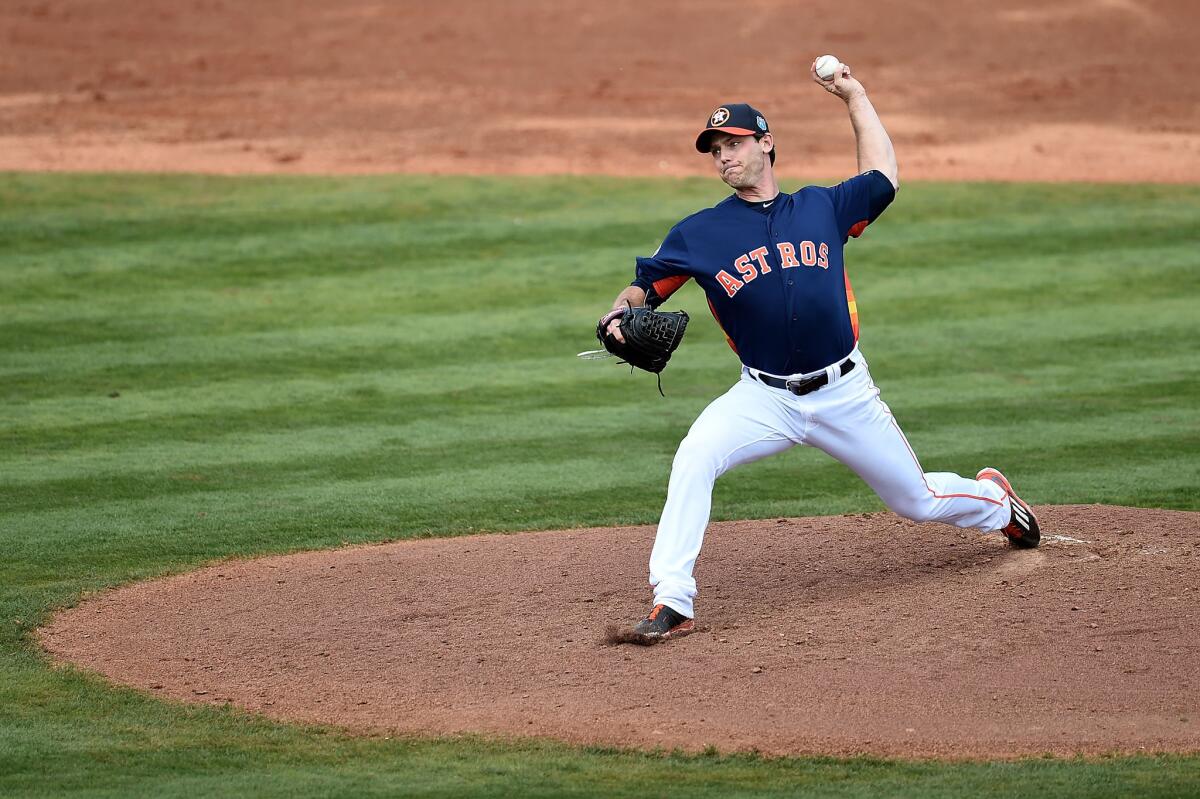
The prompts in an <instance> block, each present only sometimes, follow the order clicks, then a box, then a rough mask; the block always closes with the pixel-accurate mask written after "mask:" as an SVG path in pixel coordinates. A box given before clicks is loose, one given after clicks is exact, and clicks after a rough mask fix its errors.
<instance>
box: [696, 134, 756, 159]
mask: <svg viewBox="0 0 1200 799" xmlns="http://www.w3.org/2000/svg"><path fill="white" fill-rule="evenodd" d="M710 133H731V134H733V135H734V136H753V135H754V134H755V131H753V130H746V129H745V128H705V129H704V130H702V131H700V135H699V136H697V137H696V150H697V151H698V152H701V153H706V152H708V135H709V134H710Z"/></svg>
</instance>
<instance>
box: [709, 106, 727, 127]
mask: <svg viewBox="0 0 1200 799" xmlns="http://www.w3.org/2000/svg"><path fill="white" fill-rule="evenodd" d="M728 120H729V109H728V108H718V109H717V110H716V111H713V115H712V117H711V118H710V119H709V120H708V126H709V127H710V128H716V127H720V126H721V125H724V124H725V123H726V122H727V121H728Z"/></svg>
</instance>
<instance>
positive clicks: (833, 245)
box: [633, 170, 895, 375]
mask: <svg viewBox="0 0 1200 799" xmlns="http://www.w3.org/2000/svg"><path fill="white" fill-rule="evenodd" d="M894 197H895V188H894V187H893V186H892V183H891V181H890V180H888V178H887V177H885V176H884V175H883V174H881V173H880V172H877V171H874V170H872V171H870V172H865V173H863V174H861V175H858V176H856V177H853V178H851V179H850V180H847V181H845V182H844V183H839V184H838V185H836V186H833V187H831V188H827V187H824V186H806V187H804V188H803V189H800V191H797V192H796V193H794V194H784V193H780V194H779V195H778V196H776V197H775V199H774V200H772V201H769V202H749V201H746V200H743V199H741V198H740V197H738V196H737V195H736V194H734V195H732V196H730V197H728V198H727V199H725V200H723V201H722V202H720V203H718V204H717V205H716V206H714V207H712V208H707V209H705V210H703V211H700V212H699V213H696V214H693V215H692V216H689V217H688V218H686V219H684V220H683V221H682V222H680V223H679V224H677V225H675V227H673V228H671V231H670V232H669V233H668V234H667V237H666V239H664V240H663V243H662V246H661V247H659V249H658V252H656V253H655V254H654V255H653V256H652V257H650V258H638V259H637V279H636V280H634V282H633V285H635V286H638V287H640V288H642V289H644V290H645V291H646V293H647V303H648V304H650V305H651V306H654V307H657V306H658V305H660V304H661V303H662V302H663V301H664V300H665V299H666V298H667V297H669V296H671V294H672V293H674V292H675V291H676V290H677V289H678V288H679V287H680V286H681V285H683V284H684V283H685V282H687V280H689V279H692V280H695V281H696V282H697V283H698V284H700V287H701V288H703V289H704V293H705V295H707V297H708V304H709V307H710V308H711V309H712V313H713V316H714V317H716V319H717V323H718V324H719V325H720V326H721V328H722V329H723V330H724V331H725V336H726V338H728V339H729V344H730V346H731V347H733V349H734V352H736V353H737V354H738V357H739V358H741V360H742V363H744V364H746V365H747V366H750V367H753V368H755V369H760V370H762V371H764V372H768V373H770V374H775V375H792V374H799V373H802V372H813V371H816V370H818V369H821V368H824V367H825V366H828V365H829V364H832V363H836V362H838V361H840V360H841V359H843V358H845V357H846V355H847V354H849V353H850V351H851V350H853V349H854V346H855V343H856V342H857V340H858V311H857V308H856V306H855V303H854V294H853V291H852V290H851V288H850V279H849V277H848V276H847V275H846V269H845V265H844V263H843V261H842V247H843V245H845V243H846V242H847V241H848V240H849V238H850V237H857V236H859V235H861V233H862V231H863V229H864V228H865V227H866V226H867V225H868V224H869V223H870V222H872V221H874V220H875V218H876V217H878V216H879V214H881V213H882V212H883V210H884V209H885V208H886V207H887V206H888V204H889V203H891V201H892V199H893V198H894Z"/></svg>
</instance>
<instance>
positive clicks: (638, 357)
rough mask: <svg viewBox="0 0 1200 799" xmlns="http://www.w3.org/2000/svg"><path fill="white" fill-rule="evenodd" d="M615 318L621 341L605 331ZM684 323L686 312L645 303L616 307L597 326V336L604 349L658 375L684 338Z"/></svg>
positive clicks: (685, 328) (686, 317)
mask: <svg viewBox="0 0 1200 799" xmlns="http://www.w3.org/2000/svg"><path fill="white" fill-rule="evenodd" d="M618 318H619V319H620V320H621V335H622V336H623V337H624V338H625V341H624V343H622V342H620V341H617V340H616V339H615V338H614V337H612V336H610V335H609V334H608V323H609V322H611V321H612V320H613V319H618ZM687 324H688V315H687V312H686V311H656V310H654V309H653V308H650V307H649V306H645V305H643V306H640V307H638V308H618V309H617V310H615V311H612V312H610V313H608V314H606V315H605V316H604V318H603V319H601V320H600V323H599V324H598V325H596V338H598V339H600V343H601V344H603V345H604V349H606V350H608V351H609V352H611V353H612V354H613V355H615V356H617V357H618V358H620V359H621V360H622V361H623V362H625V363H627V364H629V365H630V366H636V367H637V368H638V369H645V370H646V371H647V372H653V373H654V374H660V373H661V372H662V370H663V369H665V368H667V361H669V360H671V353H673V352H675V350H676V348H678V347H679V343H680V342H681V341H683V334H684V331H686V330H687Z"/></svg>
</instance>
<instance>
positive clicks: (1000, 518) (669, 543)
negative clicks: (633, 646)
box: [650, 350, 1011, 617]
mask: <svg viewBox="0 0 1200 799" xmlns="http://www.w3.org/2000/svg"><path fill="white" fill-rule="evenodd" d="M851 357H852V358H853V359H854V361H855V367H854V370H853V371H852V372H850V373H849V374H847V375H845V376H843V377H841V378H839V379H837V380H835V381H834V382H832V383H830V384H829V385H826V386H824V387H822V388H820V389H818V390H817V391H813V392H811V393H809V394H805V395H804V396H802V397H798V396H796V395H794V394H792V393H791V392H790V391H786V390H784V389H777V388H771V387H770V386H767V385H764V384H763V383H761V382H760V381H758V380H757V379H755V378H754V377H751V376H750V373H749V371H748V370H747V369H745V368H743V369H742V378H741V380H739V381H738V382H737V383H736V384H734V386H733V388H731V389H729V391H728V392H726V393H725V394H724V395H722V396H720V397H718V398H717V399H715V400H714V401H713V402H712V404H710V405H709V406H708V407H707V408H705V409H704V412H703V413H701V414H700V416H699V417H698V418H697V419H696V421H695V422H694V423H693V424H692V427H691V430H689V431H688V434H687V437H686V438H684V439H683V441H682V443H680V445H679V451H678V452H677V453H676V454H675V462H674V464H673V465H672V467H671V481H670V485H669V487H668V489H667V502H666V506H665V507H664V508H663V512H662V517H661V518H660V519H659V522H658V533H657V535H656V537H655V539H654V549H653V551H652V552H651V554H650V584H651V585H652V586H654V602H655V604H660V603H661V604H664V605H667V606H669V607H671V608H674V609H675V610H677V611H678V612H680V613H682V614H684V615H685V616H688V617H691V616H693V615H694V613H693V610H692V601H693V599H694V598H695V596H696V581H695V579H693V577H692V569H693V568H694V567H695V565H696V557H697V556H698V555H699V554H700V547H701V545H702V544H703V542H704V531H705V529H706V528H707V527H708V517H709V513H710V510H711V507H712V490H713V483H715V482H716V479H717V478H718V477H720V476H721V475H722V474H724V473H725V472H727V471H729V470H730V469H732V468H733V467H735V466H740V465H741V464H743V463H751V462H753V461H756V460H759V459H760V458H765V457H767V456H768V455H774V454H776V453H778V452H783V451H784V450H786V449H790V448H791V447H793V446H795V445H797V444H806V445H808V446H811V447H816V448H818V449H820V450H823V451H824V452H827V453H829V454H830V455H832V456H833V457H834V458H836V459H837V460H839V461H841V462H842V463H844V464H845V465H846V466H848V467H850V468H851V469H853V470H854V472H855V473H856V474H858V476H859V477H861V478H862V479H863V480H864V481H865V482H866V483H867V485H869V486H870V487H871V488H872V489H874V491H875V493H876V494H878V495H879V497H880V499H882V500H883V501H884V503H885V504H886V505H887V506H888V508H890V509H891V510H892V511H893V512H895V513H897V514H899V515H900V516H904V517H905V518H908V519H912V520H913V521H917V522H926V521H938V522H945V523H947V524H954V525H957V526H959V527H975V528H978V529H980V530H984V531H988V532H990V531H993V530H999V529H1001V528H1002V527H1004V526H1005V525H1007V524H1008V521H1009V516H1010V513H1011V509H1010V507H1009V503H1008V498H1007V496H1006V495H1005V493H1004V490H1003V489H1002V488H1000V486H998V485H997V484H996V483H994V482H992V481H990V480H971V479H967V478H964V477H959V476H958V475H957V474H952V473H949V472H923V471H922V470H921V464H920V462H919V461H918V460H917V456H916V455H915V454H914V453H913V451H912V448H911V447H910V446H909V445H908V441H907V440H906V439H905V438H904V434H903V433H902V432H901V431H900V427H899V426H898V425H897V424H896V420H895V419H894V418H892V412H891V410H890V409H889V408H888V406H887V405H886V404H885V403H884V402H883V400H881V399H880V398H879V389H878V388H876V387H875V383H874V382H873V381H872V380H871V375H870V372H869V371H868V369H867V364H866V360H865V359H864V358H863V357H862V355H861V353H859V352H858V351H857V350H855V352H854V353H852V354H851Z"/></svg>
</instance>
